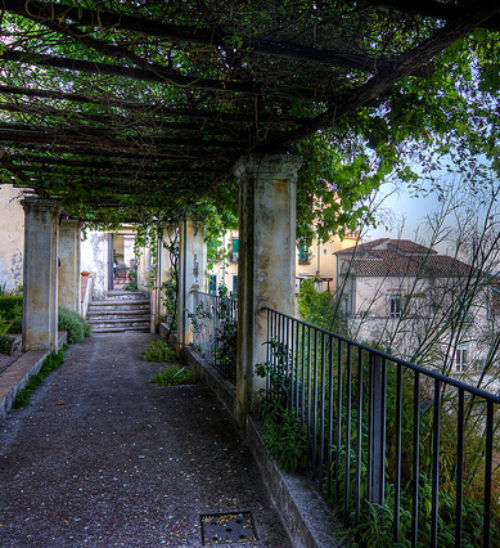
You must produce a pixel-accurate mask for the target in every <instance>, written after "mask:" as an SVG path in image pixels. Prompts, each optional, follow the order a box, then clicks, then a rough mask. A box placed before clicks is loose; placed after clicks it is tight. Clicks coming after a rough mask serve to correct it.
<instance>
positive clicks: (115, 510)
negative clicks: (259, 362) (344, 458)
mask: <svg viewBox="0 0 500 548" xmlns="http://www.w3.org/2000/svg"><path fill="white" fill-rule="evenodd" d="M154 338H155V336H154V335H148V334H139V333H138V334H133V333H128V334H117V335H106V336H93V337H90V338H88V339H86V341H85V342H83V343H81V344H79V345H75V346H73V347H72V348H71V349H70V350H69V351H68V353H67V360H66V364H65V365H64V366H63V367H62V368H61V369H60V370H58V371H57V372H55V373H54V374H52V375H51V376H50V377H49V378H48V379H47V381H46V383H45V384H44V385H43V386H42V387H41V388H40V389H39V390H38V391H37V393H36V395H35V396H34V397H33V398H32V405H31V406H29V407H27V408H24V409H22V410H19V411H12V412H11V413H10V415H9V418H8V420H7V422H6V423H5V424H4V425H3V426H2V427H1V428H0V546H1V547H2V548H4V547H10V546H15V547H21V546H29V547H40V548H42V547H43V548H49V547H59V546H75V547H76V546H106V547H107V546H110V547H111V546H129V547H146V546H176V547H177V546H184V547H197V546H202V533H201V526H200V516H201V515H202V514H213V513H219V512H223V513H226V512H238V511H251V512H252V515H253V520H254V525H255V529H256V533H257V537H258V539H259V540H258V541H256V542H251V543H250V542H247V543H242V544H241V546H259V547H270V548H278V547H283V548H285V547H288V546H289V543H288V541H287V539H286V536H285V534H284V532H283V529H282V527H281V525H280V522H279V519H278V517H277V515H276V514H275V512H274V510H273V509H272V507H271V506H270V503H269V500H268V498H267V496H266V495H265V492H264V488H263V486H262V483H261V481H260V477H259V473H258V469H257V465H256V464H255V462H254V460H253V458H252V456H251V454H250V450H249V448H248V446H247V445H246V444H245V443H244V442H243V441H242V440H241V439H240V438H239V436H238V433H237V432H236V430H235V429H234V427H233V425H232V422H231V420H230V418H229V417H228V415H227V414H226V413H225V412H224V410H223V408H222V406H221V405H220V404H219V403H218V402H217V400H216V399H215V398H214V396H213V395H212V393H211V392H210V391H209V390H208V389H207V388H205V387H204V386H203V385H199V386H188V387H164V388H159V387H157V386H155V385H154V384H152V383H151V382H150V378H151V375H152V374H154V373H156V372H157V371H158V370H159V368H160V365H159V364H152V363H148V362H146V361H145V360H144V358H143V357H142V356H141V354H140V352H141V350H144V349H145V348H146V346H147V344H148V343H149V342H150V341H151V340H153V339H154ZM219 546H220V545H219ZM231 546H235V544H232V545H231Z"/></svg>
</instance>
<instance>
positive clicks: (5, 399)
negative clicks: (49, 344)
mask: <svg viewBox="0 0 500 548" xmlns="http://www.w3.org/2000/svg"><path fill="white" fill-rule="evenodd" d="M67 341H68V334H67V333H66V331H64V332H59V339H58V341H57V349H58V350H60V349H61V348H62V346H63V345H64V344H65V343H66V342H67ZM48 355H49V351H48V350H29V351H28V352H25V353H24V354H23V355H22V356H21V357H20V358H19V359H18V360H16V361H15V362H14V363H13V364H12V365H10V366H9V367H8V368H7V369H6V370H5V371H4V372H3V373H0V424H1V423H3V422H5V420H6V418H7V414H8V412H9V411H10V410H11V409H12V404H13V402H14V400H15V399H16V396H17V394H18V393H19V392H20V391H21V390H22V389H23V388H24V387H25V386H26V384H27V383H28V381H29V379H30V377H32V376H33V375H36V374H37V373H38V372H39V371H40V368H41V367H42V363H43V360H44V359H45V358H46V357H47V356H48Z"/></svg>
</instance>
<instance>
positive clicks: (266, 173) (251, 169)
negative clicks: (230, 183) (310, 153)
mask: <svg viewBox="0 0 500 548" xmlns="http://www.w3.org/2000/svg"><path fill="white" fill-rule="evenodd" d="M301 166H302V158H300V156H292V155H290V154H248V155H247V156H243V157H241V158H240V159H239V160H238V161H237V162H236V164H235V166H234V174H235V175H236V177H238V178H246V177H249V176H250V177H258V178H259V179H263V178H275V177H279V178H283V179H291V180H294V181H295V180H296V179H297V171H298V170H299V169H300V167H301Z"/></svg>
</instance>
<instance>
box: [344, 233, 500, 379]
mask: <svg viewBox="0 0 500 548" xmlns="http://www.w3.org/2000/svg"><path fill="white" fill-rule="evenodd" d="M335 255H336V257H337V261H338V277H337V284H338V288H339V291H338V293H337V297H338V299H340V301H341V303H340V304H341V310H342V311H343V314H344V315H345V317H346V320H347V328H348V332H349V336H351V337H352V338H354V339H356V340H359V341H363V342H366V343H369V344H374V343H375V344H377V345H379V346H380V347H382V348H383V349H384V350H386V351H387V352H389V353H392V354H394V355H397V356H398V357H402V358H404V359H407V360H408V361H412V362H414V363H417V364H422V365H425V366H428V367H433V368H436V369H440V370H443V372H444V373H446V374H448V373H475V372H481V371H483V370H484V368H485V367H486V368H491V367H497V362H498V356H497V355H496V352H494V351H493V350H494V348H495V344H496V343H497V339H498V334H497V331H498V317H499V316H498V313H499V292H498V280H497V278H496V277H494V276H491V275H489V274H488V273H486V272H483V271H482V270H481V269H479V268H476V267H475V266H472V265H469V264H467V263H465V262H463V261H460V260H458V259H457V258H454V257H449V256H446V255H440V254H438V253H437V252H436V251H435V250H433V249H431V248H428V247H425V246H422V245H419V244H417V243H415V242H412V241H410V240H393V239H389V238H382V239H379V240H375V241H373V242H367V243H364V244H360V245H358V246H355V247H352V248H350V249H345V250H341V251H338V252H336V254H335Z"/></svg>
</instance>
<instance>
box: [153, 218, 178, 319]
mask: <svg viewBox="0 0 500 548" xmlns="http://www.w3.org/2000/svg"><path fill="white" fill-rule="evenodd" d="M171 234H175V227H169V228H164V229H163V239H158V266H157V268H158V280H157V284H158V302H157V316H158V326H159V324H160V320H159V319H160V318H161V316H164V315H165V314H166V313H167V308H166V306H165V304H164V303H163V300H164V299H165V289H162V285H163V284H164V283H166V282H168V281H169V280H170V279H171V278H172V264H171V262H170V252H169V251H168V250H167V249H166V248H165V245H164V244H165V243H166V242H169V241H170V238H169V236H170V235H171Z"/></svg>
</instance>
